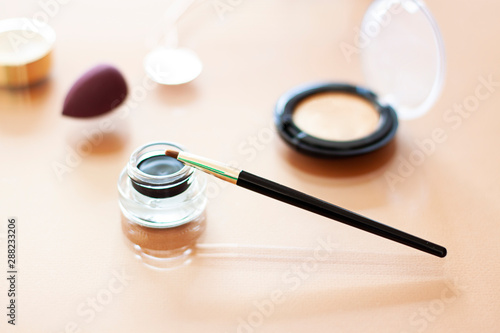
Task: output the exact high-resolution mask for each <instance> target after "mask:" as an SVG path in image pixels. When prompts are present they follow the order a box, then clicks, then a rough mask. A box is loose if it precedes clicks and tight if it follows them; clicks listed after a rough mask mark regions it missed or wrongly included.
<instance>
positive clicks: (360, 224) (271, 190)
mask: <svg viewBox="0 0 500 333" xmlns="http://www.w3.org/2000/svg"><path fill="white" fill-rule="evenodd" d="M236 185H238V186H241V187H244V188H246V189H249V190H251V191H254V192H257V193H260V194H263V195H265V196H268V197H271V198H274V199H276V200H279V201H283V202H286V203H287V204H290V205H293V206H295V207H299V208H302V209H305V210H308V211H310V212H313V213H316V214H319V215H322V216H324V217H328V218H331V219H334V220H337V221H339V222H342V223H345V224H347V225H350V226H351V227H355V228H358V229H361V230H364V231H367V232H370V233H372V234H375V235H378V236H381V237H384V238H387V239H390V240H393V241H395V242H398V243H401V244H404V245H407V246H410V247H413V248H415V249H417V250H420V251H423V252H427V253H430V254H432V255H435V256H438V257H441V258H443V257H445V256H446V248H444V247H442V246H440V245H437V244H434V243H431V242H429V241H426V240H424V239H422V238H418V237H416V236H413V235H410V234H408V233H406V232H403V231H401V230H398V229H394V228H392V227H389V226H388V225H385V224H382V223H379V222H376V221H373V220H371V219H369V218H366V217H364V216H361V215H358V214H356V213H353V212H351V211H349V210H347V209H344V208H341V207H339V206H335V205H333V204H331V203H328V202H326V201H323V200H320V199H318V198H315V197H312V196H310V195H307V194H305V193H302V192H299V191H296V190H294V189H291V188H289V187H286V186H283V185H280V184H278V183H275V182H272V181H270V180H267V179H264V178H261V177H259V176H256V175H253V174H251V173H248V172H246V171H241V173H240V174H239V176H238V181H237V182H236Z"/></svg>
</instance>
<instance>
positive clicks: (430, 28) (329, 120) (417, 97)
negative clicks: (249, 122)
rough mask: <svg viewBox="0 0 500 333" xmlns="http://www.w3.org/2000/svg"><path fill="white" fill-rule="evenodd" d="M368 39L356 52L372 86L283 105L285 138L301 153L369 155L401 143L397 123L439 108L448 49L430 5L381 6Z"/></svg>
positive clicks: (316, 92)
mask: <svg viewBox="0 0 500 333" xmlns="http://www.w3.org/2000/svg"><path fill="white" fill-rule="evenodd" d="M361 32H363V33H364V34H365V35H366V36H368V37H369V38H370V43H368V44H367V45H364V46H363V47H358V49H357V52H356V53H359V54H360V57H361V63H362V65H363V72H364V74H365V80H366V85H363V86H358V85H354V84H345V83H311V84H305V85H301V86H298V87H295V88H293V89H291V90H289V91H287V92H286V93H284V94H283V95H282V96H281V97H280V98H279V100H278V102H277V105H276V109H275V114H274V116H275V117H274V119H275V123H276V126H277V129H278V133H279V134H280V136H281V137H282V138H283V139H284V140H285V142H286V143H288V144H289V145H290V146H291V147H293V148H294V149H295V150H297V151H299V152H302V153H306V154H309V155H313V156H320V157H344V156H354V155H361V154H365V153H369V152H372V151H374V150H377V149H379V148H381V147H383V146H385V145H386V144H388V143H389V142H390V141H391V140H392V139H393V138H394V135H395V134H396V130H397V127H398V118H400V119H412V118H417V117H420V116H422V115H424V114H425V113H426V112H427V111H429V109H430V108H431V107H432V106H433V105H434V102H435V101H436V99H437V97H438V96H439V93H440V91H441V88H442V85H443V78H444V67H445V58H444V45H443V42H442V39H441V34H440V32H439V29H438V27H437V24H436V23H435V21H434V19H433V17H432V16H431V14H430V13H429V11H428V10H427V8H426V7H425V4H424V3H423V2H422V1H419V0H375V1H373V2H372V4H371V5H370V7H369V8H368V10H367V12H366V14H365V17H364V19H363V23H362V25H361ZM351 47H354V46H352V45H351ZM370 89H374V91H376V92H377V94H376V93H374V92H373V91H371V90H370Z"/></svg>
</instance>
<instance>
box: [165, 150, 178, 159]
mask: <svg viewBox="0 0 500 333" xmlns="http://www.w3.org/2000/svg"><path fill="white" fill-rule="evenodd" d="M165 155H167V156H170V157H173V158H177V156H179V152H178V151H175V150H167V151H165Z"/></svg>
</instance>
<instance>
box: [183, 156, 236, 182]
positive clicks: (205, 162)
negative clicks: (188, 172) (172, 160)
mask: <svg viewBox="0 0 500 333" xmlns="http://www.w3.org/2000/svg"><path fill="white" fill-rule="evenodd" d="M177 160H179V161H181V162H182V163H184V164H186V165H189V166H192V167H193V168H196V169H199V170H202V171H204V172H206V173H209V174H211V175H214V176H215V177H217V178H220V179H222V180H225V181H227V182H230V183H233V184H236V182H237V181H238V176H239V175H240V172H241V170H238V169H236V168H233V167H231V166H229V165H226V164H223V163H220V162H217V161H213V160H210V159H208V158H204V157H200V156H197V155H192V154H189V153H185V152H179V155H178V156H177Z"/></svg>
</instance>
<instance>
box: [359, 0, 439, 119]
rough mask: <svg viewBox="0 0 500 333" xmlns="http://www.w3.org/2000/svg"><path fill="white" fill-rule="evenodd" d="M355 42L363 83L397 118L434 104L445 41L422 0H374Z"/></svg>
mask: <svg viewBox="0 0 500 333" xmlns="http://www.w3.org/2000/svg"><path fill="white" fill-rule="evenodd" d="M359 47H360V49H361V50H360V55H361V62H362V65H363V72H364V76H365V80H366V85H367V86H368V87H370V88H371V89H373V90H374V91H375V92H376V93H377V94H378V95H379V96H380V98H381V99H382V100H383V101H384V102H385V103H388V104H391V105H392V106H393V107H394V108H395V110H396V112H397V113H398V116H399V118H401V119H412V118H416V117H419V116H422V115H423V114H425V113H426V112H427V111H428V110H429V109H430V108H431V107H432V106H433V105H434V103H435V101H436V99H437V98H438V97H439V94H440V92H441V89H442V86H443V81H444V73H445V53H444V44H443V41H442V38H441V33H440V32H439V28H438V26H437V24H436V22H435V20H434V18H433V17H432V15H431V14H430V12H429V10H428V9H427V7H426V6H425V4H424V3H423V2H422V1H420V0H374V1H373V2H372V4H371V5H370V7H369V8H368V10H367V12H366V14H365V16H364V19H363V22H362V26H361V34H360V44H359Z"/></svg>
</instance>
